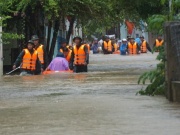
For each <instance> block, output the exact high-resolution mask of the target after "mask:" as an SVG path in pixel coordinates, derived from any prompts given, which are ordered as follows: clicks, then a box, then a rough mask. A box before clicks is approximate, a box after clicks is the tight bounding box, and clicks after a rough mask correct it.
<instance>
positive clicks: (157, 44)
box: [156, 39, 164, 47]
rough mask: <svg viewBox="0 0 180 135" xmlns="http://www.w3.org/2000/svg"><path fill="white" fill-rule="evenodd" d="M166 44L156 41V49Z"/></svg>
mask: <svg viewBox="0 0 180 135" xmlns="http://www.w3.org/2000/svg"><path fill="white" fill-rule="evenodd" d="M163 43H164V40H162V41H159V40H158V39H156V47H159V46H162V45H163Z"/></svg>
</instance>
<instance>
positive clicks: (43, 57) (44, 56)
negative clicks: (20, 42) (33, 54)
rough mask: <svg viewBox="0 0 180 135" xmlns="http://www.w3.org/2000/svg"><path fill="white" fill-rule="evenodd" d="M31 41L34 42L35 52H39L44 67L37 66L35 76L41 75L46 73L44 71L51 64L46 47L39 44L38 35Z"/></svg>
mask: <svg viewBox="0 0 180 135" xmlns="http://www.w3.org/2000/svg"><path fill="white" fill-rule="evenodd" d="M31 40H32V41H33V42H34V45H35V50H36V51H37V52H38V56H39V60H40V62H41V65H42V66H40V64H38V65H37V69H36V72H35V74H37V75H39V74H41V73H42V72H43V71H44V69H46V67H47V65H48V64H49V63H48V58H47V54H46V50H45V47H44V45H42V44H40V43H39V37H38V36H37V35H33V36H32V38H31Z"/></svg>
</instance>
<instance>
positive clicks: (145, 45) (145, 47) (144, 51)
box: [141, 40, 147, 53]
mask: <svg viewBox="0 0 180 135" xmlns="http://www.w3.org/2000/svg"><path fill="white" fill-rule="evenodd" d="M141 52H142V53H147V42H146V40H144V41H143V42H142V44H141Z"/></svg>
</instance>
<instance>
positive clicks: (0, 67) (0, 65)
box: [0, 17, 3, 76]
mask: <svg viewBox="0 0 180 135" xmlns="http://www.w3.org/2000/svg"><path fill="white" fill-rule="evenodd" d="M1 21H2V20H1V17H0V76H2V75H3V45H2V25H1V24H2V22H1Z"/></svg>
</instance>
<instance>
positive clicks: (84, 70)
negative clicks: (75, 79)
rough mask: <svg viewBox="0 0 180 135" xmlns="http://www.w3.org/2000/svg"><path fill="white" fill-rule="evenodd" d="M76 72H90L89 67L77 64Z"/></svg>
mask: <svg viewBox="0 0 180 135" xmlns="http://www.w3.org/2000/svg"><path fill="white" fill-rule="evenodd" d="M74 72H75V73H81V72H88V67H87V66H84V65H75V66H74Z"/></svg>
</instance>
